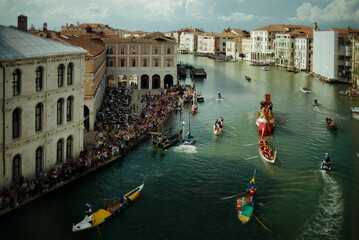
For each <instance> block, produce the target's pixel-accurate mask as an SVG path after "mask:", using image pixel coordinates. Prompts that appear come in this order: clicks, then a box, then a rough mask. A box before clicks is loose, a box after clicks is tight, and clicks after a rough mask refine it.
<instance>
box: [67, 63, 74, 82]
mask: <svg viewBox="0 0 359 240" xmlns="http://www.w3.org/2000/svg"><path fill="white" fill-rule="evenodd" d="M73 70H74V64H73V63H69V65H68V66H67V85H68V86H69V85H72V79H73Z"/></svg>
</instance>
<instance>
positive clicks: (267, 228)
mask: <svg viewBox="0 0 359 240" xmlns="http://www.w3.org/2000/svg"><path fill="white" fill-rule="evenodd" d="M242 206H243V207H245V208H246V209H247V210H248V208H247V207H246V206H245V205H242ZM252 215H253V217H254V218H255V219H256V220H257V221H258V222H259V223H260V224H261V225H262V226H263V227H264V229H266V230H267V231H268V232H270V233H272V231H271V230H269V229H268V228H267V227H266V226H264V224H263V223H262V222H261V221H259V219H258V218H257V217H256V215H254V213H253V212H252Z"/></svg>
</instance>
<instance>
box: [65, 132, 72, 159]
mask: <svg viewBox="0 0 359 240" xmlns="http://www.w3.org/2000/svg"><path fill="white" fill-rule="evenodd" d="M72 142H73V140H72V136H69V137H68V138H67V141H66V161H69V160H71V159H72Z"/></svg>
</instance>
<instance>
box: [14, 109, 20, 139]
mask: <svg viewBox="0 0 359 240" xmlns="http://www.w3.org/2000/svg"><path fill="white" fill-rule="evenodd" d="M20 114H21V110H20V108H16V109H15V110H14V111H12V138H18V137H20V120H21V119H20Z"/></svg>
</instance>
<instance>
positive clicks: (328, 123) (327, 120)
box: [325, 117, 338, 129]
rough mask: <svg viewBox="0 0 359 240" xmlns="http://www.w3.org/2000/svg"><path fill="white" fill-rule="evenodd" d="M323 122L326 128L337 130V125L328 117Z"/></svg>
mask: <svg viewBox="0 0 359 240" xmlns="http://www.w3.org/2000/svg"><path fill="white" fill-rule="evenodd" d="M325 121H326V122H327V125H328V127H330V128H331V129H337V128H338V126H337V124H336V123H335V122H334V121H333V119H331V118H330V117H326V118H325Z"/></svg>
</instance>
